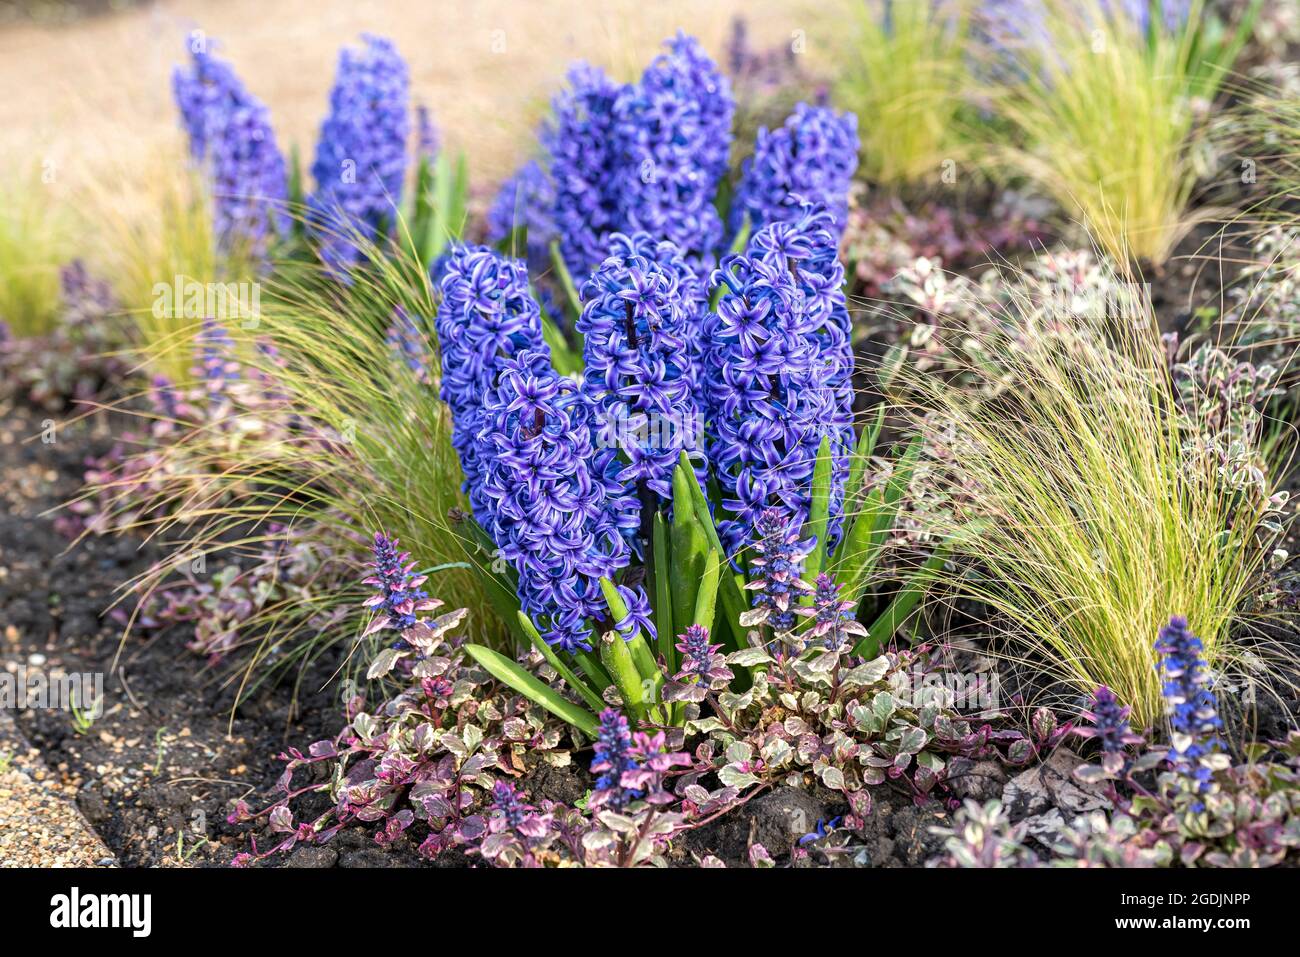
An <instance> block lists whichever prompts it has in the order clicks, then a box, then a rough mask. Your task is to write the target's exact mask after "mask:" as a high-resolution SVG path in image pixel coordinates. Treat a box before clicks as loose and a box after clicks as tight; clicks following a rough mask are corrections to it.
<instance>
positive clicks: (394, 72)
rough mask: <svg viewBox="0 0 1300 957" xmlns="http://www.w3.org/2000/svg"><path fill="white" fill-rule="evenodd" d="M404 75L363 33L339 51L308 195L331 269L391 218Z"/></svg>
mask: <svg viewBox="0 0 1300 957" xmlns="http://www.w3.org/2000/svg"><path fill="white" fill-rule="evenodd" d="M409 100H410V81H409V77H408V72H407V67H406V62H405V61H404V60H403V59H402V57H401V55H400V54H399V53H398V52H397V48H396V47H395V46H394V45H393V43H392V41H390V40H386V39H384V38H382V37H376V36H371V35H369V34H367V35H364V36H363V37H362V46H361V47H360V48H359V49H352V48H348V47H345V48H344V49H343V50H342V51H341V52H340V53H339V65H338V72H337V74H336V75H335V79H334V87H333V89H332V90H331V91H330V110H329V114H328V115H327V116H326V118H325V121H324V123H323V124H322V125H321V131H320V139H319V140H318V142H317V146H316V158H315V161H314V162H313V163H312V168H311V169H312V176H313V177H315V179H316V192H315V193H314V194H313V195H312V196H311V197H310V199H309V200H308V206H309V207H310V210H311V213H312V221H313V225H314V227H315V232H316V235H317V240H318V242H319V245H320V255H321V259H322V261H323V262H324V263H325V264H326V265H327V266H329V267H330V268H331V269H332V270H334V271H335V272H336V273H337V274H346V270H347V268H348V267H350V266H351V265H353V264H354V263H356V262H357V261H358V260H359V259H360V258H361V255H362V254H361V248H360V246H359V245H358V242H357V240H358V238H359V239H361V240H364V241H373V240H375V239H376V238H377V237H379V236H380V235H381V233H382V231H384V230H386V229H387V228H389V227H391V226H392V224H393V223H394V222H395V220H396V209H397V207H398V205H399V204H400V203H401V198H402V184H403V181H404V179H405V177H406V159H407V142H408V139H409V136H410V117H409V105H410V104H409Z"/></svg>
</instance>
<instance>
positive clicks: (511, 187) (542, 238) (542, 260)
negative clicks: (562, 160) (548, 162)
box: [487, 160, 555, 269]
mask: <svg viewBox="0 0 1300 957" xmlns="http://www.w3.org/2000/svg"><path fill="white" fill-rule="evenodd" d="M554 212H555V188H554V187H553V186H552V185H551V178H550V177H549V176H548V175H547V174H546V171H545V170H544V169H542V167H541V166H540V165H539V164H538V163H537V161H536V160H529V161H528V162H527V163H525V164H524V165H523V166H521V167H519V169H518V170H517V171H516V172H515V174H514V175H513V176H511V177H510V178H509V179H508V180H506V181H505V182H504V183H502V184H501V188H500V189H499V190H498V191H497V195H496V198H495V199H494V200H493V201H492V206H491V208H489V209H488V214H487V227H488V241H489V242H491V243H494V244H495V243H500V242H502V241H503V240H505V239H507V238H509V237H510V235H511V233H513V232H514V231H515V230H516V229H519V228H523V229H525V230H526V231H527V235H528V248H527V257H528V263H529V265H530V266H533V267H534V268H538V269H540V268H543V267H544V266H545V264H546V263H547V261H548V257H549V255H550V253H549V251H548V249H549V246H550V243H551V240H552V239H553V238H554V237H555V220H554ZM516 252H518V250H516Z"/></svg>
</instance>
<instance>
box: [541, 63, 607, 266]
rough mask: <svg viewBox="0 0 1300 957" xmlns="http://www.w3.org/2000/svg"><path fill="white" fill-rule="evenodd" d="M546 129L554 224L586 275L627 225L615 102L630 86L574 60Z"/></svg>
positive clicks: (566, 253)
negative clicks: (622, 216)
mask: <svg viewBox="0 0 1300 957" xmlns="http://www.w3.org/2000/svg"><path fill="white" fill-rule="evenodd" d="M567 80H568V85H567V87H566V88H565V89H564V90H563V91H562V92H561V93H560V94H559V95H558V96H557V97H556V98H555V100H554V101H553V102H552V104H551V109H552V119H551V120H550V121H549V122H548V123H547V124H546V125H545V126H544V127H543V128H542V136H541V139H542V145H543V146H544V147H545V149H546V153H547V155H548V164H549V166H548V172H549V174H550V179H551V183H552V186H553V188H554V191H555V193H554V195H555V200H554V206H553V216H552V219H553V221H554V227H555V230H556V233H557V235H558V236H559V237H560V251H561V253H562V255H563V258H564V262H565V264H566V266H567V267H568V269H569V272H570V273H572V274H573V275H574V276H576V277H579V278H582V277H585V276H587V275H588V274H589V273H590V272H591V270H592V269H594V268H595V267H596V266H597V265H599V264H600V262H601V260H603V259H604V258H605V243H604V240H605V236H606V235H607V234H609V233H610V232H613V231H615V230H617V229H620V228H622V227H621V224H620V222H619V219H618V217H619V210H618V202H617V193H616V191H615V189H614V183H615V174H616V171H617V168H618V162H619V152H620V151H619V145H618V142H617V137H616V135H615V129H614V125H615V124H614V103H615V101H616V100H617V99H618V98H619V96H620V95H622V93H623V90H624V87H623V86H622V85H621V84H618V83H615V82H614V81H613V80H611V79H610V78H609V77H607V76H606V75H605V73H604V72H603V71H602V70H600V69H599V68H598V67H594V66H591V65H589V64H586V63H579V64H576V65H574V66H573V67H572V68H571V69H570V70H569V73H568V77H567Z"/></svg>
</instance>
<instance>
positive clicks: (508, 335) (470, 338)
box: [434, 245, 550, 528]
mask: <svg viewBox="0 0 1300 957" xmlns="http://www.w3.org/2000/svg"><path fill="white" fill-rule="evenodd" d="M440 285H441V289H442V302H441V303H440V304H439V306H438V314H437V316H436V318H435V320H434V325H435V329H436V331H437V333H438V342H439V345H440V346H441V351H442V384H441V387H440V392H439V395H440V396H441V397H442V400H443V401H444V402H446V403H447V405H448V406H450V408H451V416H452V432H451V441H452V445H453V446H454V447H455V449H456V452H457V454H458V455H459V456H460V463H461V467H462V469H463V470H464V472H465V488H466V490H467V491H468V492H469V496H470V504H471V506H472V507H473V510H474V517H475V518H476V519H478V522H479V524H480V525H482V526H483V527H484V528H487V527H488V521H489V519H488V515H487V513H486V512H485V511H484V506H483V501H482V498H481V496H480V494H479V485H480V483H479V475H480V472H481V467H480V465H479V459H478V448H477V436H478V431H479V421H478V420H479V410H480V408H481V406H482V403H483V399H484V397H485V396H486V395H487V394H488V392H489V391H491V389H492V387H493V386H494V385H495V384H496V381H497V375H498V373H499V372H500V369H501V367H502V363H503V362H504V360H506V359H508V358H510V357H512V356H517V355H520V354H522V353H525V352H527V353H529V354H531V355H534V356H535V357H537V360H538V361H539V362H540V363H541V364H542V365H545V366H546V367H548V368H549V365H550V360H549V358H548V355H547V353H546V346H545V344H544V342H543V339H542V319H541V312H540V310H539V309H538V308H537V303H536V302H535V301H534V300H533V297H532V296H531V295H529V292H528V271H527V269H525V267H524V264H523V263H521V262H519V261H518V260H514V259H507V258H505V257H503V256H500V255H498V254H497V253H496V252H494V251H493V250H491V249H489V248H488V247H487V246H462V245H457V246H455V247H454V248H453V249H452V251H451V254H450V255H449V256H448V257H447V260H446V262H445V263H444V265H443V275H442V281H441V284H440Z"/></svg>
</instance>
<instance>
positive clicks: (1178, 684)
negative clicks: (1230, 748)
mask: <svg viewBox="0 0 1300 957" xmlns="http://www.w3.org/2000/svg"><path fill="white" fill-rule="evenodd" d="M1156 651H1157V652H1158V653H1159V654H1160V662H1159V664H1158V665H1157V667H1158V669H1159V670H1160V673H1161V675H1162V676H1163V677H1164V688H1163V691H1164V696H1165V701H1166V703H1167V704H1168V705H1169V708H1170V713H1169V727H1170V730H1171V731H1172V732H1173V747H1172V749H1171V750H1170V762H1171V764H1172V765H1173V767H1174V770H1175V771H1176V772H1178V773H1179V774H1180V775H1183V776H1184V777H1186V778H1187V779H1188V782H1189V784H1190V786H1191V788H1192V790H1194V791H1196V792H1197V793H1199V794H1207V793H1209V792H1210V791H1211V790H1213V784H1214V782H1213V776H1214V769H1213V766H1212V763H1211V762H1210V761H1208V760H1207V759H1208V758H1209V757H1210V756H1211V755H1213V754H1215V753H1216V752H1218V751H1220V750H1221V749H1222V746H1223V745H1222V742H1221V741H1220V739H1219V731H1220V729H1221V728H1222V727H1223V722H1222V721H1220V720H1219V708H1218V702H1217V701H1216V700H1215V697H1214V693H1213V692H1212V691H1210V689H1209V688H1208V687H1207V684H1208V682H1209V675H1208V674H1207V673H1206V667H1205V661H1204V660H1203V659H1202V657H1201V653H1202V651H1203V648H1202V645H1201V639H1199V638H1197V637H1196V635H1194V634H1192V631H1191V629H1190V628H1189V627H1188V625H1187V619H1186V618H1184V617H1183V616H1181V615H1174V616H1173V617H1172V618H1170V619H1169V624H1168V625H1166V626H1165V627H1164V628H1161V629H1160V635H1159V637H1158V638H1157V639H1156Z"/></svg>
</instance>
